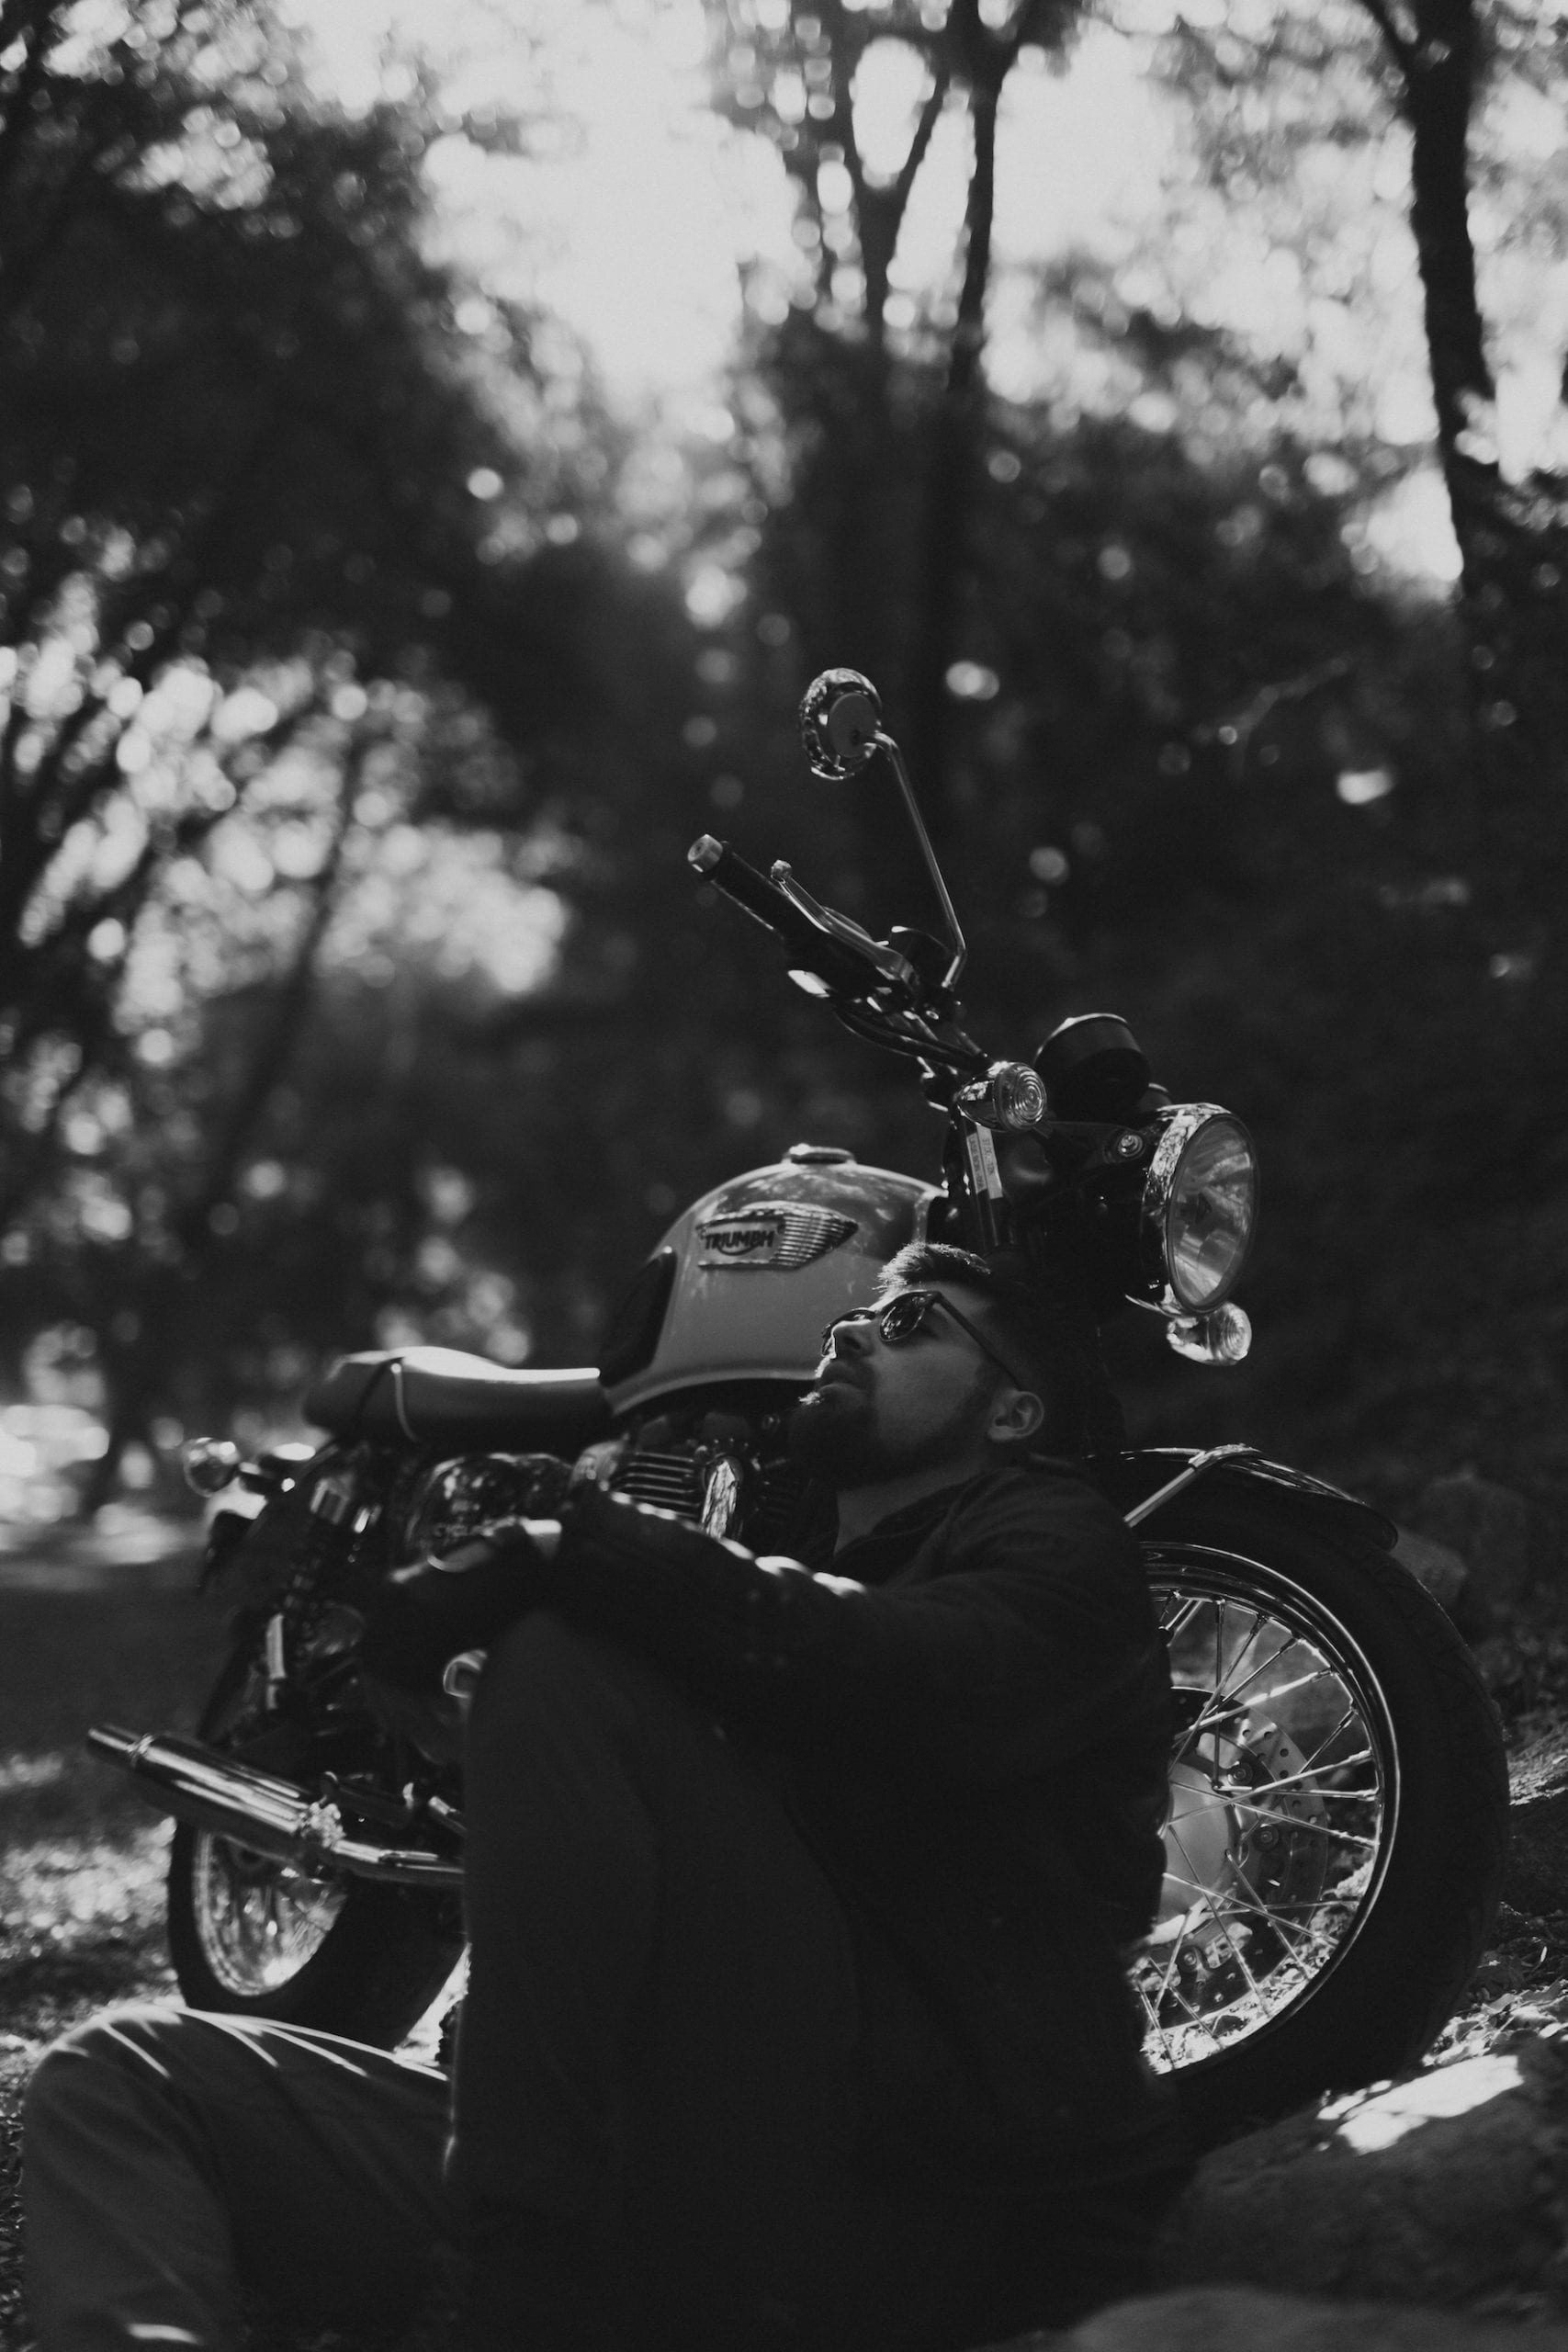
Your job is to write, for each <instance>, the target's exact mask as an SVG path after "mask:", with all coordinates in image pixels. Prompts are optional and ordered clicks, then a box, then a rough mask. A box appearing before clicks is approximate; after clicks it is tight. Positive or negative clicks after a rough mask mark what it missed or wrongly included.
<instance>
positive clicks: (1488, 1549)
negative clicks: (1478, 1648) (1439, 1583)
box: [1410, 1470, 1543, 1608]
mask: <svg viewBox="0 0 1568 2352" xmlns="http://www.w3.org/2000/svg"><path fill="white" fill-rule="evenodd" d="M1410 1524H1411V1528H1412V1530H1413V1532H1415V1533H1416V1534H1417V1535H1424V1536H1426V1537H1427V1540H1428V1542H1430V1543H1433V1544H1444V1545H1446V1546H1447V1547H1448V1549H1449V1550H1450V1551H1453V1552H1457V1553H1458V1555H1459V1556H1460V1558H1461V1560H1462V1561H1463V1562H1464V1565H1465V1566H1466V1568H1467V1569H1468V1570H1469V1572H1470V1582H1471V1584H1472V1588H1473V1589H1474V1591H1475V1593H1476V1596H1477V1598H1478V1599H1479V1600H1481V1601H1482V1603H1483V1605H1485V1606H1488V1607H1503V1608H1507V1607H1510V1606H1511V1605H1512V1604H1513V1603H1514V1602H1515V1601H1517V1600H1518V1599H1519V1597H1520V1595H1521V1594H1522V1593H1523V1591H1524V1589H1525V1587H1526V1586H1527V1585H1528V1584H1529V1580H1530V1577H1531V1574H1532V1572H1533V1570H1534V1568H1535V1567H1536V1566H1537V1561H1538V1555H1539V1554H1540V1552H1541V1550H1542V1549H1543V1546H1542V1544H1541V1541H1540V1529H1539V1527H1538V1524H1537V1518H1536V1513H1535V1512H1534V1510H1532V1509H1531V1507H1530V1505H1529V1502H1527V1501H1526V1499H1525V1498H1524V1496H1523V1495H1520V1494H1516V1493H1515V1491H1514V1489H1513V1487H1500V1486H1497V1485H1496V1484H1495V1482H1494V1481H1493V1480H1492V1479H1490V1478H1482V1477H1478V1476H1477V1475H1476V1473H1475V1472H1474V1471H1473V1470H1456V1471H1453V1472H1452V1473H1450V1476H1447V1477H1443V1478H1434V1479H1433V1480H1432V1482H1431V1484H1430V1486H1429V1487H1427V1488H1426V1490H1425V1491H1424V1493H1423V1494H1422V1495H1421V1497H1420V1498H1419V1500H1418V1501H1417V1502H1416V1505H1415V1507H1414V1508H1413V1510H1411V1512H1410Z"/></svg>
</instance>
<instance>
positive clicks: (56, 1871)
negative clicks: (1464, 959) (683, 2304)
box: [0, 1558, 1568, 2352]
mask: <svg viewBox="0 0 1568 2352" xmlns="http://www.w3.org/2000/svg"><path fill="white" fill-rule="evenodd" d="M190 1584H191V1578H190V1564H189V1560H188V1558H186V1559H180V1560H176V1561H175V1562H174V1563H172V1564H167V1565H165V1564H163V1563H158V1562H142V1563H138V1562H130V1563H125V1564H123V1565H122V1566H120V1568H119V1569H118V1572H117V1584H116V1589H109V1590H105V1589H101V1586H100V1584H98V1583H97V1582H94V1581H88V1580H87V1579H85V1578H83V1577H73V1576H72V1575H70V1574H67V1573H64V1572H63V1570H62V1574H61V1575H60V1576H57V1577H54V1578H53V1579H52V1587H53V1589H49V1584H48V1583H47V1582H46V1584H45V1585H44V1587H43V1589H14V1581H13V1589H7V1582H6V1570H5V1565H4V1562H3V1561H0V2020H3V2027H0V2352H22V2347H23V2346H25V2345H26V2344H27V2343H28V2340H29V2333H30V2331H29V2328H28V2321H27V2316H26V2312H25V2306H24V2302H23V2297H22V2289H21V2279H20V2266H19V2256H18V2247H17V2171H18V2160H17V2107H18V2103H19V2099H20V2095H21V2089H22V2086H23V2084H24V2083H25V2081H26V2079H27V2075H28V2071H29V2069H30V2067H31V2065H32V2064H33V2062H34V2060H35V2058H36V2057H37V2056H38V2054H39V2052H40V2051H41V2050H42V2048H43V2047H44V2046H45V2044H46V2043H47V2042H48V2041H50V2040H51V2038H52V2037H53V2036H54V2035H55V2034H57V2033H59V2032H61V2031H62V2030H64V2029H65V2028H67V2027H69V2026H71V2025H73V2024H74V2023H75V2022H76V2021H77V2020H78V2019H80V2018H85V2017H86V2016H88V2015H89V2014H90V2013H91V2012H92V2011H93V2010H95V2009H96V2008H98V2007H102V2006H103V2005H104V2004H105V2003H106V2002H110V2001H122V2000H129V1999H133V1998H138V1997H141V1996H149V1995H158V1994H165V1993H169V1992H172V1990H173V1984H174V1980H173V1976H172V1973H171V1972H170V1969H169V1965H168V1960H167V1953H166V1949H165V1945H164V1928H163V1880H164V1862H165V1854H166V1847H167V1841H168V1834H169V1832H168V1826H167V1824H166V1823H164V1822H163V1821H162V1820H160V1819H158V1818H157V1817H156V1816H155V1815H153V1814H152V1812H151V1811H150V1810H149V1809H148V1807H147V1806H146V1805H145V1804H143V1803H142V1801H141V1799H140V1798H139V1797H138V1796H137V1795H136V1794H135V1793H134V1792H133V1790H132V1789H131V1788H130V1784H129V1782H128V1781H125V1780H124V1779H123V1777H122V1776H120V1775H119V1774H118V1773H116V1772H114V1771H113V1770H111V1769H110V1768H108V1767H107V1766H104V1765H101V1764H98V1763H97V1762H96V1761H95V1760H94V1759H93V1758H91V1757H90V1756H89V1755H88V1754H87V1752H86V1751H85V1748H84V1747H83V1745H82V1739H83V1734H84V1733H85V1730H86V1728H87V1726H88V1725H89V1724H92V1723H95V1722H99V1723H101V1722H105V1721H109V1722H117V1721H118V1722H120V1723H124V1724H130V1725H131V1726H132V1727H134V1728H137V1729H141V1730H147V1729H153V1728H157V1729H174V1730H179V1729H190V1728H193V1727H194V1724H195V1721H196V1717H197V1713H198V1712H199V1709H200V1705H201V1702H202V1700H203V1698H204V1696H205V1694H206V1691H207V1690H208V1688H209V1685H210V1683H211V1681H212V1679H213V1678H214V1676H215V1674H216V1672H217V1668H218V1664H219V1661H220V1657H221V1656H222V1650H223V1641H224V1632H223V1625H222V1621H221V1619H220V1616H219V1614H218V1613H217V1611H215V1610H214V1609H212V1608H211V1607H209V1604H208V1603H207V1602H206V1601H204V1600H202V1599H201V1598H200V1596H199V1595H197V1593H196V1592H194V1591H193V1590H192V1589H190ZM62 1587H63V1589H62ZM1525 1647H1526V1649H1527V1651H1528V1652H1529V1660H1528V1663H1529V1671H1528V1673H1526V1674H1525V1675H1524V1676H1523V1678H1522V1679H1521V1675H1520V1670H1519V1668H1518V1663H1517V1657H1516V1656H1515V1653H1514V1650H1512V1649H1510V1647H1509V1646H1508V1645H1507V1644H1506V1643H1505V1644H1504V1645H1503V1646H1502V1647H1501V1648H1494V1656H1493V1657H1492V1658H1490V1659H1489V1660H1488V1661H1487V1663H1488V1666H1489V1668H1490V1669H1492V1672H1493V1679H1495V1682H1496V1684H1497V1686H1498V1688H1499V1689H1500V1690H1502V1691H1503V1693H1504V1697H1505V1700H1506V1702H1507V1706H1508V1713H1509V1714H1510V1715H1511V1716H1512V1717H1513V1718H1514V1722H1513V1729H1514V1732H1515V1734H1516V1736H1518V1737H1519V1738H1521V1739H1523V1738H1526V1737H1528V1738H1529V1739H1530V1740H1532V1741H1533V1742H1535V1743H1537V1744H1539V1743H1540V1740H1541V1738H1542V1737H1543V1736H1550V1733H1551V1725H1552V1724H1553V1723H1554V1722H1557V1721H1558V1720H1561V1722H1562V1736H1563V1745H1564V1746H1565V1747H1568V1689H1565V1688H1561V1687H1560V1682H1561V1680H1562V1677H1561V1675H1560V1673H1559V1670H1558V1662H1559V1659H1560V1657H1562V1656H1568V1651H1564V1650H1563V1648H1562V1645H1561V1644H1559V1645H1556V1646H1555V1647H1553V1645H1551V1644H1545V1645H1540V1644H1534V1643H1533V1637H1532V1642H1531V1643H1527V1644H1526V1645H1525ZM1542 1657H1546V1658H1547V1659H1548V1663H1546V1664H1542V1662H1541V1660H1542ZM1510 1677H1511V1678H1512V1679H1511V1680H1510ZM1520 1700H1523V1701H1524V1702H1526V1706H1527V1707H1528V1712H1525V1711H1524V1709H1522V1708H1520V1706H1519V1704H1518V1702H1519V1701H1520ZM1560 2018H1561V2019H1568V1911H1564V1912H1562V1913H1556V1914H1553V1915H1552V1916H1551V1917H1526V1916H1525V1915H1523V1914H1521V1913H1518V1912H1516V1911H1512V1910H1509V1909H1507V1908H1505V1909H1504V1911H1503V1913H1502V1914H1501V1915H1500V1918H1499V1923H1498V1928H1497V1932H1496V1935H1495V1940H1494V1942H1493V1944H1492V1947H1491V1949H1490V1950H1489V1951H1488V1952H1487V1953H1486V1955H1485V1957H1484V1959H1483V1962H1482V1964H1481V1966H1480V1967H1479V1969H1478V1970H1477V1972H1476V1974H1475V1977H1474V1979H1473V1980H1472V1985H1471V1986H1470V1989H1469V1991H1468V1993H1467V1995H1466V1996H1465V1999H1464V2001H1463V2004H1462V2006H1461V2009H1460V2011H1459V2013H1458V2014H1457V2015H1456V2017H1455V2018H1454V2019H1453V2021H1452V2022H1451V2023H1450V2026H1449V2027H1448V2028H1447V2029H1446V2030H1445V2032H1444V2035H1443V2037H1442V2039H1441V2041H1439V2043H1438V2054H1439V2055H1446V2054H1455V2055H1460V2054H1471V2053H1472V2052H1479V2051H1482V2050H1484V2049H1487V2048H1489V2047H1490V2046H1491V2044H1492V2043H1493V2041H1495V2040H1496V2038H1497V2037H1498V2036H1499V2034H1501V2033H1503V2032H1505V2031H1506V2030H1513V2029H1517V2028H1525V2029H1527V2030H1529V2029H1532V2028H1533V2029H1539V2028H1540V2026H1542V2025H1544V2024H1545V2023H1547V2022H1549V2021H1551V2020H1553V2019H1560ZM339 2341H341V2339H338V2338H336V2337H333V2336H329V2335H321V2334H318V2335H314V2336H310V2337H304V2336H300V2335H297V2334H291V2333H288V2332H287V2331H281V2330H275V2329H274V2328H272V2327H270V2326H266V2325H265V2324H264V2326H263V2327H262V2329H261V2331H260V2343H259V2345H258V2352H307V2347H313V2348H314V2352H325V2347H326V2346H328V2345H329V2344H335V2343H337V2342H339ZM403 2352H414V2347H413V2346H412V2345H405V2346H403Z"/></svg>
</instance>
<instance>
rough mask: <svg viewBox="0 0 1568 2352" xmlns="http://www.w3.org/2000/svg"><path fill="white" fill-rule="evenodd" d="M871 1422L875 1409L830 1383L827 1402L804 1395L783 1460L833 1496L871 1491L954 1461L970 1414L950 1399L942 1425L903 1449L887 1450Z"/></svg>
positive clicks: (969, 1407)
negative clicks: (950, 1457) (948, 1412)
mask: <svg viewBox="0 0 1568 2352" xmlns="http://www.w3.org/2000/svg"><path fill="white" fill-rule="evenodd" d="M877 1421H878V1416H877V1413H876V1409H875V1407H874V1403H873V1401H872V1399H871V1398H870V1397H868V1396H867V1395H866V1393H865V1391H864V1390H863V1389H861V1388H856V1387H852V1386H851V1385H848V1384H847V1383H836V1384H835V1385H834V1388H833V1391H832V1394H831V1397H830V1399H824V1398H823V1397H822V1395H821V1393H820V1392H819V1391H818V1390H816V1389H810V1390H808V1391H807V1395H806V1396H805V1397H803V1398H802V1399H801V1401H800V1403H799V1404H798V1405H797V1406H796V1407H795V1410H794V1412H793V1413H792V1414H791V1415H790V1417H789V1421H788V1425H787V1428H786V1430H785V1433H784V1434H785V1443H786V1445H787V1447H788V1450H789V1458H790V1460H791V1461H792V1462H793V1463H795V1464H796V1465H797V1466H798V1467H799V1468H800V1469H802V1470H804V1471H806V1472H807V1474H808V1476H811V1477H813V1478H820V1479H821V1481H822V1483H823V1485H824V1486H825V1487H832V1488H833V1489H834V1491H835V1492H837V1493H841V1492H843V1491H844V1489H845V1488H847V1487H874V1486H877V1485H879V1484H880V1483H881V1482H882V1481H883V1480H885V1479H889V1478H902V1477H905V1476H908V1473H909V1472H910V1471H911V1470H917V1469H919V1468H922V1467H923V1466H924V1465H925V1464H928V1463H931V1462H933V1461H935V1462H940V1461H941V1460H942V1456H943V1454H944V1453H947V1452H949V1451H951V1452H953V1453H954V1454H955V1455H956V1454H957V1453H959V1451H960V1450H961V1449H962V1448H963V1446H964V1442H965V1441H966V1440H967V1439H968V1438H969V1437H970V1435H971V1434H972V1432H973V1429H974V1421H975V1413H974V1406H973V1403H972V1401H971V1400H969V1399H968V1398H963V1399H956V1400H955V1401H954V1404H953V1411H952V1413H951V1415H950V1416H949V1418H948V1419H947V1420H946V1421H945V1422H944V1423H942V1425H941V1426H940V1427H939V1428H937V1429H935V1430H926V1431H925V1432H924V1434H923V1435H922V1436H920V1437H919V1439H917V1440H914V1441H910V1442H905V1443H903V1444H897V1443H895V1444H891V1445H890V1444H888V1443H887V1442H886V1439H885V1438H884V1436H883V1433H882V1431H881V1430H880V1429H879V1428H878V1426H877Z"/></svg>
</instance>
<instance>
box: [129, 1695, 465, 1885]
mask: <svg viewBox="0 0 1568 2352" xmlns="http://www.w3.org/2000/svg"><path fill="white" fill-rule="evenodd" d="M87 1745H88V1747H90V1748H91V1749H92V1750H93V1752H94V1754H95V1755H97V1756H101V1757H102V1758H104V1760H105V1761H106V1763H109V1764H115V1765H118V1767H119V1769H120V1770H121V1771H125V1772H129V1773H130V1776H131V1778H132V1779H133V1780H134V1781H135V1782H136V1784H137V1791H138V1793H139V1794H140V1795H141V1796H144V1797H146V1799H147V1800H148V1802H149V1803H150V1804H155V1805H157V1806H158V1807H159V1808H160V1810H161V1811H163V1812H164V1813H172V1814H173V1815H175V1818H176V1820H179V1821H189V1822H193V1823H194V1824H195V1825H196V1826H197V1828H198V1829H210V1830H214V1831H216V1832H217V1834H218V1835H219V1836H220V1837H222V1838H232V1839H233V1841H234V1843H235V1844H236V1845H237V1846H246V1847H249V1849H251V1851H252V1852H253V1853H256V1854H266V1855H268V1856H270V1857H271V1858H272V1860H275V1861H279V1862H290V1863H292V1864H293V1866H294V1868H295V1869H296V1870H298V1871H302V1872H303V1873H304V1874H305V1875H306V1876H307V1877H309V1878H333V1877H337V1876H343V1877H347V1878H366V1879H374V1880H376V1881H377V1882H378V1883H380V1884H382V1885H388V1886H418V1887H426V1888H429V1889H431V1890H433V1891H438V1892H440V1893H443V1894H456V1893H457V1891H458V1889H459V1888H460V1887H461V1886H462V1883H463V1865H462V1863H461V1862H460V1861H458V1860H454V1859H453V1858H452V1857H450V1856H448V1855H445V1854H436V1853H433V1852H431V1851H430V1850H428V1849H425V1848H422V1847H411V1846H378V1845H374V1844H372V1843H371V1842H370V1841H369V1840H368V1839H367V1838H351V1837H349V1836H348V1834H347V1832H346V1831H345V1830H344V1826H343V1815H341V1814H340V1813H339V1811H338V1809H337V1807H336V1805H335V1804H326V1803H325V1802H323V1801H322V1800H321V1798H319V1797H312V1796H311V1795H310V1792H309V1791H308V1790H306V1789H302V1788H300V1787H299V1785H298V1784H297V1783H296V1782H295V1781H282V1780H279V1779H278V1778H277V1777H276V1774H274V1773H271V1772H258V1771H257V1770H255V1768H254V1766H253V1765H250V1764H237V1763H235V1762H234V1761H233V1759H232V1758H231V1757H227V1756H221V1755H220V1754H219V1752H218V1750H217V1749H216V1748H215V1747H203V1746H202V1744H201V1742H200V1741H199V1740H195V1739H180V1738H177V1737H175V1735H174V1734H173V1733H172V1732H145V1733H141V1734H138V1733H136V1732H133V1731H122V1730H121V1729H120V1727H119V1725H118V1724H99V1725H97V1726H96V1727H95V1728H94V1729H93V1730H92V1731H90V1732H89V1733H88V1734H87Z"/></svg>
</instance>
